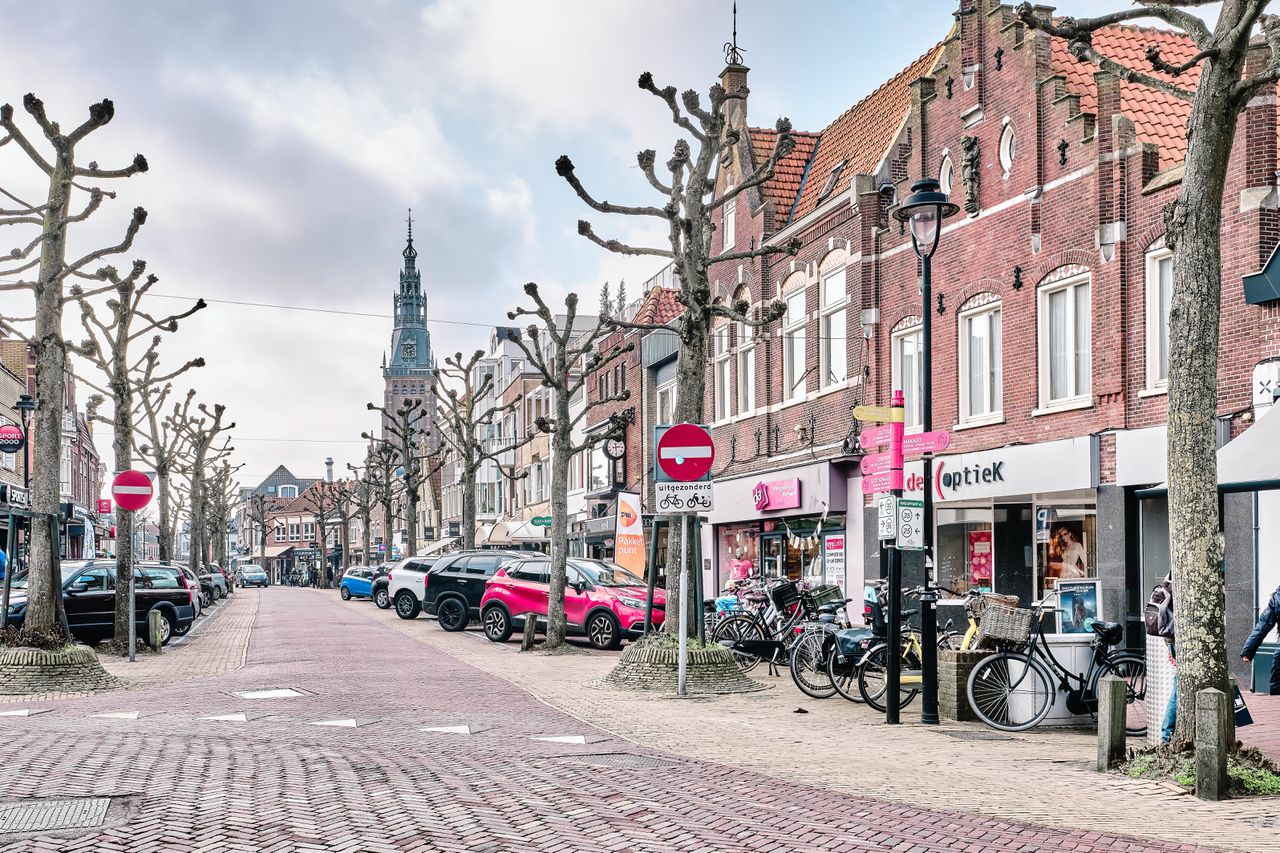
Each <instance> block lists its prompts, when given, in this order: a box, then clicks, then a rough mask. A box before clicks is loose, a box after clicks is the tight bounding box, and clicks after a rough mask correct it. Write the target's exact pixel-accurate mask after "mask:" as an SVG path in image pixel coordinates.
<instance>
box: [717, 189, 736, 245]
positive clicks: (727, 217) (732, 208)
mask: <svg viewBox="0 0 1280 853" xmlns="http://www.w3.org/2000/svg"><path fill="white" fill-rule="evenodd" d="M731 189H733V187H732V186H729V187H726V188H725V191H726V192H728V191H729V190H731ZM720 221H721V222H722V223H724V243H723V244H722V245H721V247H720V251H722V252H727V251H729V250H730V249H732V248H733V246H734V244H735V243H737V242H738V197H737V196H734V197H733V198H731V199H729V200H728V201H726V202H725V203H724V205H723V206H722V207H721V208H720Z"/></svg>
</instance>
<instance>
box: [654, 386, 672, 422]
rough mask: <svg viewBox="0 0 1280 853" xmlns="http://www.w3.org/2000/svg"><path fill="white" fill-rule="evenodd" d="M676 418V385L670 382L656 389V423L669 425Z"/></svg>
mask: <svg viewBox="0 0 1280 853" xmlns="http://www.w3.org/2000/svg"><path fill="white" fill-rule="evenodd" d="M675 416H676V383H675V380H674V379H673V380H671V381H670V382H668V383H666V384H665V385H661V386H659V387H658V423H660V424H669V423H672V422H673V418H675Z"/></svg>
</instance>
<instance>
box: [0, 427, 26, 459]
mask: <svg viewBox="0 0 1280 853" xmlns="http://www.w3.org/2000/svg"><path fill="white" fill-rule="evenodd" d="M26 443H27V437H26V435H24V434H23V432H22V427H20V426H14V425H13V424H5V425H4V426H0V453H17V452H18V451H19V450H21V449H22V446H23V445H24V444H26Z"/></svg>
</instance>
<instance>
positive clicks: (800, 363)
mask: <svg viewBox="0 0 1280 853" xmlns="http://www.w3.org/2000/svg"><path fill="white" fill-rule="evenodd" d="M782 299H783V302H784V303H785V304H786V306H787V313H786V314H784V315H783V316H782V397H783V399H784V400H798V399H800V398H801V397H803V396H804V391H805V355H804V321H805V281H804V272H803V271H802V270H797V271H796V272H794V273H792V274H791V276H790V277H789V278H788V279H787V281H786V282H785V283H784V284H783V290H782Z"/></svg>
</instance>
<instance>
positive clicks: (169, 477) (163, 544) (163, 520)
mask: <svg viewBox="0 0 1280 853" xmlns="http://www.w3.org/2000/svg"><path fill="white" fill-rule="evenodd" d="M155 367H156V361H155V360H151V361H148V362H147V364H146V365H145V366H144V367H143V374H144V375H143V377H142V379H141V380H140V381H139V383H138V404H139V406H140V407H141V412H140V413H139V417H138V421H139V422H138V424H137V429H136V433H137V441H136V446H135V448H134V450H135V452H136V453H137V454H138V456H139V457H140V458H142V459H143V460H144V461H145V462H146V463H147V464H148V465H149V466H150V467H151V468H152V469H153V470H154V471H155V472H156V508H157V511H158V516H159V518H158V520H157V522H156V523H157V524H158V525H159V526H160V559H161V561H163V562H168V561H169V560H173V559H175V554H174V541H175V536H176V530H177V526H178V523H177V522H178V516H179V515H180V514H181V512H180V510H181V507H180V506H179V505H178V504H177V503H176V501H175V493H174V483H173V478H174V476H176V475H179V474H182V473H184V472H185V471H186V470H187V469H188V463H189V461H190V459H191V446H190V444H189V442H188V440H187V437H188V431H187V429H186V427H185V426H182V425H184V424H186V423H187V422H188V421H189V420H190V419H191V403H192V400H193V399H194V398H195V395H196V392H195V391H194V390H191V391H188V392H187V394H186V396H185V397H184V398H183V400H182V402H180V403H174V406H173V411H172V413H171V414H170V415H169V416H168V417H166V416H165V415H164V407H165V404H166V403H167V402H168V399H169V395H170V393H172V391H173V385H172V383H169V382H165V383H164V384H163V385H161V384H158V383H157V382H155V381H153V380H152V376H151V374H153V373H154V370H155Z"/></svg>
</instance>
